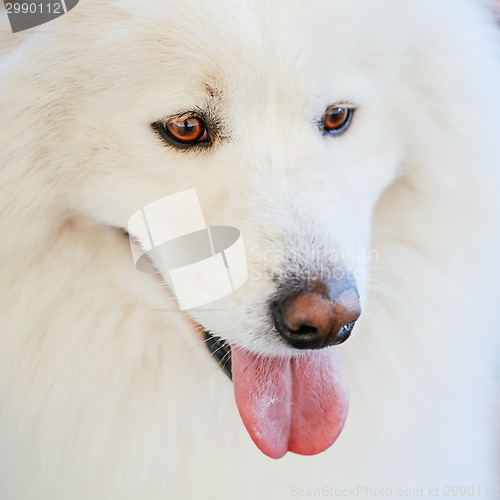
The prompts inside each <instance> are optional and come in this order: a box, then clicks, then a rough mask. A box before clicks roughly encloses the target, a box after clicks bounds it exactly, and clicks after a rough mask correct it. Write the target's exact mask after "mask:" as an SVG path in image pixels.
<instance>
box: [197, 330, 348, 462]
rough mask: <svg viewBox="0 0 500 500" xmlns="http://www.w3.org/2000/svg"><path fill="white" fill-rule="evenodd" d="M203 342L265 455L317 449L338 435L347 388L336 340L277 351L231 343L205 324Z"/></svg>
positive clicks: (316, 451)
mask: <svg viewBox="0 0 500 500" xmlns="http://www.w3.org/2000/svg"><path fill="white" fill-rule="evenodd" d="M204 335H205V344H206V346H207V348H208V350H209V352H210V354H211V355H212V357H213V358H214V359H215V360H216V361H217V363H218V364H219V366H220V367H221V368H222V369H223V371H224V372H225V373H226V375H227V376H228V377H229V378H230V379H231V380H232V381H233V388H234V396H235V401H236V406H237V407H238V411H239V414H240V416H241V419H242V421H243V424H244V426H245V427H246V429H247V431H248V433H249V435H250V437H251V439H252V441H253V442H254V443H255V445H256V446H257V447H258V448H259V449H260V451H262V452H263V453H264V454H265V455H267V456H268V457H271V458H281V457H282V456H283V455H285V454H286V453H287V452H288V451H290V452H293V453H298V454H300V455H316V454H317V453H321V452H322V451H325V450H326V449H328V448H329V447H330V446H331V445H332V444H333V443H334V442H335V441H336V439H337V437H338V436H339V434H340V432H341V431H342V428H343V426H344V422H345V419H346V416H347V408H348V400H349V398H348V393H347V385H346V381H345V377H344V372H343V369H342V364H341V361H340V357H339V353H338V349H337V346H333V347H328V348H324V349H316V350H302V351H301V352H300V353H298V354H297V355H296V356H292V357H275V356H268V355H264V354H258V353H253V352H251V351H247V350H245V349H242V348H240V347H239V346H237V345H230V344H229V343H228V342H227V341H226V340H224V339H222V338H221V337H217V336H215V335H212V334H211V333H210V332H209V331H207V330H205V332H204Z"/></svg>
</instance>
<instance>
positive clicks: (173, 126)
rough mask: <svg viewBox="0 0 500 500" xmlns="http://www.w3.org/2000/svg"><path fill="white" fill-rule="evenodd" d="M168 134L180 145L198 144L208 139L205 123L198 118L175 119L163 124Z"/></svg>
mask: <svg viewBox="0 0 500 500" xmlns="http://www.w3.org/2000/svg"><path fill="white" fill-rule="evenodd" d="M162 126H163V129H164V130H165V132H166V134H167V135H168V136H169V137H170V138H171V139H173V140H174V141H176V142H178V143H180V144H186V145H191V144H197V143H200V142H203V141H206V140H207V139H208V133H207V128H206V126H205V123H204V121H203V120H202V119H201V118H198V117H196V116H188V117H186V118H174V119H172V120H170V121H167V122H163V123H162Z"/></svg>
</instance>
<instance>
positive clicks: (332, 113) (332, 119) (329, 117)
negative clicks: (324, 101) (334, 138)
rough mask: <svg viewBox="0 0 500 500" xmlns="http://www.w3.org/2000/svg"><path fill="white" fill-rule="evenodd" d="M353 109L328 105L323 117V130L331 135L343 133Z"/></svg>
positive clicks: (347, 126)
mask: <svg viewBox="0 0 500 500" xmlns="http://www.w3.org/2000/svg"><path fill="white" fill-rule="evenodd" d="M353 114H354V109H352V108H344V107H341V106H330V107H329V108H328V109H327V110H326V113H325V117H324V118H323V127H324V130H325V132H328V133H330V134H332V135H340V134H342V133H344V132H345V131H346V130H347V129H348V128H349V125H350V124H351V121H352V115H353Z"/></svg>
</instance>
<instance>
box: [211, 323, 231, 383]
mask: <svg viewBox="0 0 500 500" xmlns="http://www.w3.org/2000/svg"><path fill="white" fill-rule="evenodd" d="M205 345H206V346H207V348H208V350H209V351H210V354H211V355H212V357H213V358H214V359H215V360H216V361H217V363H218V364H219V366H220V367H221V369H222V370H223V371H224V373H225V374H226V375H227V376H228V377H229V378H230V379H231V380H233V373H232V370H231V346H230V345H229V344H228V343H227V342H226V341H225V340H224V339H222V338H220V337H216V336H215V335H212V334H211V333H210V332H209V331H207V330H205Z"/></svg>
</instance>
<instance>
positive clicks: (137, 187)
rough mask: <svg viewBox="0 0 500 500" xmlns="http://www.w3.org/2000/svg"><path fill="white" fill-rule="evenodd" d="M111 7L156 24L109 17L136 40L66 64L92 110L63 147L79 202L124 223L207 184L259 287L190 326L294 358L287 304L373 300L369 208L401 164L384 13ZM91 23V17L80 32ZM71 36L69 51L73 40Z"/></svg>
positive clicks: (211, 207)
mask: <svg viewBox="0 0 500 500" xmlns="http://www.w3.org/2000/svg"><path fill="white" fill-rule="evenodd" d="M389 3H391V2H385V4H389ZM392 7H394V6H392V3H391V8H392ZM113 8H114V9H118V10H119V11H122V12H121V13H122V14H123V15H138V16H139V17H148V19H146V20H145V19H141V20H140V22H138V23H137V26H138V27H137V30H135V29H134V23H127V24H123V25H122V24H120V23H119V22H117V21H115V20H113V18H112V17H111V16H112V11H110V13H109V16H110V17H109V19H108V21H109V23H106V27H107V29H108V30H109V32H108V35H107V37H108V38H109V39H110V40H112V39H113V37H116V39H120V40H123V39H124V38H126V39H128V40H130V43H128V44H126V46H120V47H116V46H114V45H113V43H111V44H108V45H109V47H108V46H103V45H102V43H101V41H100V40H89V43H88V46H87V49H88V52H87V53H86V54H77V55H74V56H73V57H71V56H70V57H68V56H67V55H65V56H64V58H63V60H65V61H66V62H67V67H60V68H58V69H57V71H58V72H59V73H64V74H63V75H62V76H63V77H66V78H68V79H70V81H69V82H68V85H67V88H68V89H73V90H74V92H71V91H69V92H68V95H67V96H63V97H62V100H61V103H60V104H59V105H60V106H64V107H65V113H66V114H65V116H68V115H70V116H76V113H77V111H76V110H79V109H85V110H86V111H85V113H84V114H83V115H81V114H80V115H79V116H78V118H74V120H75V121H76V123H78V133H77V134H75V133H74V131H73V130H68V134H67V137H66V138H65V144H68V145H69V147H71V149H72V158H73V162H74V163H75V168H78V171H79V172H81V171H82V170H83V166H84V168H85V175H83V176H82V175H81V174H79V175H78V182H73V183H72V185H71V186H69V187H68V190H67V191H68V192H69V193H70V194H71V196H70V198H71V201H69V202H68V203H70V204H71V205H72V209H74V210H75V211H76V212H79V213H85V214H90V215H91V216H92V217H93V218H96V219H98V220H101V221H103V222H105V223H108V224H111V225H113V226H116V227H121V228H126V227H127V220H128V217H129V216H130V215H131V214H132V213H133V212H134V211H135V210H137V209H138V208H139V207H141V206H144V205H146V204H148V203H150V202H152V201H154V200H156V199H159V198H162V197H164V196H166V195H168V194H172V193H175V192H178V191H181V190H183V189H189V188H193V187H194V188H196V190H197V193H198V195H199V198H200V201H201V205H202V208H203V211H204V213H205V216H206V219H207V223H208V224H210V225H217V224H219V225H232V226H235V227H237V228H238V229H240V231H241V233H242V235H243V239H244V242H245V247H246V250H247V256H248V259H249V262H248V264H249V274H250V278H249V280H248V282H247V283H246V284H245V286H244V287H243V288H242V289H240V290H239V291H238V292H237V293H235V294H233V295H231V296H230V297H227V298H225V299H223V300H221V301H219V302H218V303H217V305H216V307H213V308H205V309H204V310H200V311H194V312H193V317H194V318H195V320H196V321H197V322H199V323H201V324H202V325H204V326H205V327H206V328H207V329H208V330H210V331H211V332H213V333H214V334H216V335H219V336H222V337H224V338H225V339H228V340H229V341H231V342H235V343H237V344H238V345H241V346H244V347H249V348H252V349H255V350H260V351H262V352H266V353H268V354H270V353H285V352H292V350H293V349H289V346H287V345H286V344H285V343H283V342H282V340H281V339H280V338H279V336H278V335H276V332H275V331H274V328H273V322H272V315H271V311H270V304H271V303H272V302H273V300H274V299H275V298H276V297H285V296H286V295H287V291H291V290H294V289H297V288H300V286H302V284H304V283H307V281H308V280H310V279H311V276H312V277H317V276H318V275H320V276H324V275H327V276H339V275H341V276H345V277H348V279H349V280H350V281H351V282H352V283H354V284H355V286H356V287H357V289H358V291H359V293H360V295H361V297H362V299H363V298H364V296H365V291H366V274H367V273H366V267H367V260H368V259H367V252H368V240H369V235H370V224H371V217H372V211H373V207H374V204H375V202H376V201H377V199H378V197H379V196H380V194H381V193H382V192H383V190H384V189H385V187H386V186H387V185H389V184H390V183H391V182H392V180H393V179H394V178H395V176H396V175H397V172H398V168H399V165H400V162H401V161H402V157H401V155H402V153H401V141H400V140H399V138H398V123H397V120H396V116H395V111H394V110H395V108H396V105H395V103H394V101H395V98H394V93H395V91H394V88H393V85H394V84H395V83H394V82H396V81H398V79H399V78H400V77H401V73H402V71H403V68H402V67H401V66H402V64H401V63H400V62H399V60H398V59H399V58H400V57H401V55H400V54H394V53H393V52H392V53H390V54H387V56H386V57H385V56H381V54H384V50H383V49H382V48H381V45H382V46H383V45H384V43H386V42H387V40H385V39H384V35H381V34H380V32H379V30H378V29H375V27H374V26H373V24H376V23H377V21H376V20H377V19H378V20H380V22H382V19H385V17H384V16H385V13H386V10H384V9H382V10H381V9H380V6H378V7H377V8H375V7H367V6H366V5H361V3H358V2H354V3H353V4H352V5H350V6H348V7H347V6H345V5H342V6H340V5H339V4H338V3H336V2H322V1H317V2H313V4H310V3H308V4H307V5H305V4H304V3H303V2H298V1H297V2H291V3H287V4H286V6H284V5H282V4H277V5H274V6H270V5H266V4H265V3H263V2H262V3H260V2H257V3H253V2H249V3H248V4H242V5H239V6H238V9H235V8H233V7H231V6H225V9H224V11H219V10H218V9H216V12H214V10H213V9H208V7H206V6H205V5H204V4H203V3H202V2H195V4H193V5H192V6H190V7H188V6H182V8H179V7H178V6H175V7H169V6H168V5H161V6H158V9H157V10H155V11H154V12H153V9H149V10H148V12H135V9H136V6H135V4H134V5H133V4H132V3H124V4H123V3H120V4H119V5H118V4H117V5H115V6H114V7H113ZM386 9H387V5H386ZM123 11H125V12H123ZM75 12H76V11H75ZM361 13H362V15H361ZM87 15H90V13H89V14H87V11H86V9H85V8H82V9H81V11H80V12H79V13H76V14H75V15H74V22H75V24H76V25H77V26H81V25H85V22H84V21H85V16H87ZM103 15H104V16H107V15H108V12H107V11H106V10H105V11H104V14H103ZM370 16H373V17H370ZM68 17H69V16H68ZM82 18H83V19H82ZM354 22H355V23H356V25H357V27H356V29H353V23H354ZM360 22H361V23H362V24H363V29H360V27H359V23H360ZM384 22H385V24H386V25H387V24H388V21H386V20H385V21H384ZM145 25H147V26H150V30H148V31H147V32H145V31H144V28H143V27H144V26H145ZM221 25H223V26H224V29H223V30H221V29H219V28H220V26H221ZM139 26H140V27H141V28H139ZM125 29H126V30H127V34H126V36H125V37H124V36H123V33H122V32H121V30H125ZM391 29H395V28H394V27H393V26H388V27H387V29H386V31H387V33H388V34H387V35H386V36H390V35H389V33H390V30H391ZM61 36H66V37H67V38H68V44H69V45H70V46H71V37H72V36H74V35H73V33H72V32H70V31H68V32H67V33H64V34H63V35H61ZM391 36H393V34H392V35H391ZM120 43H122V42H120ZM66 45H67V44H66ZM393 45H394V44H393ZM111 49H112V50H111ZM397 50H401V52H402V51H403V48H402V47H401V48H398V49H397ZM103 59H105V61H103ZM401 59H402V57H401ZM75 65H77V66H79V67H82V68H85V74H86V75H87V76H86V78H85V81H84V82H83V81H81V80H80V79H79V78H78V77H77V76H75V75H76V74H77V72H78V69H77V68H75ZM130 67H134V68H136V69H135V72H134V73H130V72H126V70H125V68H130ZM102 68H107V69H106V70H105V71H106V73H105V74H102V71H103V69H102ZM98 73H99V74H98ZM60 78H61V75H59V79H60ZM97 82H99V85H98V83H97ZM342 113H346V115H347V116H342ZM186 120H191V122H189V123H188V122H187V121H186ZM335 120H337V121H335ZM186 123H188V125H189V124H190V125H189V126H188V128H186V129H185V130H180V132H179V127H180V129H182V128H183V127H185V124H186ZM169 127H170V128H169ZM172 127H177V130H174V129H173V128H172ZM189 127H191V128H189ZM196 127H199V130H200V131H201V128H203V133H202V135H200V136H199V137H197V136H196V134H197V133H198V131H199V130H198V129H197V128H196ZM169 130H170V132H169ZM172 131H173V132H172ZM186 131H187V132H186ZM175 133H180V134H181V140H175ZM183 133H184V134H189V133H192V134H193V135H192V136H189V135H188V136H187V138H188V140H186V141H183V140H182V134H183ZM173 134H174V135H173ZM193 137H194V138H195V140H193ZM65 168H66V170H67V169H68V168H71V167H70V166H68V165H66V166H65Z"/></svg>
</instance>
